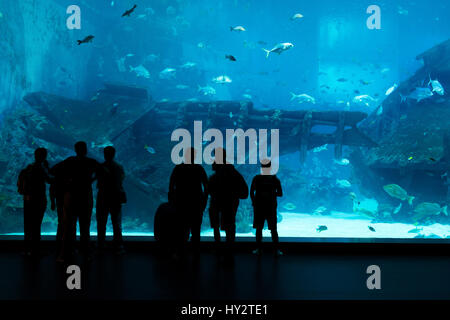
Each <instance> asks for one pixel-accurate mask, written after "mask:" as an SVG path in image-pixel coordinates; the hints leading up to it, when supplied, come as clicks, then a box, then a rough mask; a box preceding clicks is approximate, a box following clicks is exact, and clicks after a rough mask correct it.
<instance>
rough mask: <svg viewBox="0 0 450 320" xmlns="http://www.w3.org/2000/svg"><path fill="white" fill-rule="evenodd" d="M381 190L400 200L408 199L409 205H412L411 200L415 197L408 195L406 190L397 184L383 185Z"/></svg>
mask: <svg viewBox="0 0 450 320" xmlns="http://www.w3.org/2000/svg"><path fill="white" fill-rule="evenodd" d="M383 190H384V191H386V193H387V194H388V195H390V196H391V197H393V198H396V199H400V200H402V201H405V200H406V201H408V203H409V205H412V203H413V200H414V199H415V197H413V196H409V195H408V193H407V192H406V190H405V189H403V188H402V187H400V186H399V185H397V184H388V185H385V186H384V187H383Z"/></svg>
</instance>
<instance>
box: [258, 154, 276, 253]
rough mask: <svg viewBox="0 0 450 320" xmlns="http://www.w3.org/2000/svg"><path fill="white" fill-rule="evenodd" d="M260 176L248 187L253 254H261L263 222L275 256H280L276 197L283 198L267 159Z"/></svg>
mask: <svg viewBox="0 0 450 320" xmlns="http://www.w3.org/2000/svg"><path fill="white" fill-rule="evenodd" d="M261 168H262V174H258V175H256V176H255V177H254V178H253V181H252V184H251V187H250V198H251V200H252V205H253V213H254V215H253V228H255V229H256V244H257V248H256V250H254V251H253V253H255V254H258V255H259V254H261V244H262V231H263V228H264V222H265V221H266V220H267V225H268V227H269V230H270V231H271V234H272V242H273V244H274V247H275V254H276V255H282V252H281V251H280V250H279V249H278V231H277V197H282V196H283V190H282V189H281V183H280V180H279V179H278V178H277V176H276V175H272V172H271V170H272V163H271V161H270V160H268V159H264V160H262V161H261Z"/></svg>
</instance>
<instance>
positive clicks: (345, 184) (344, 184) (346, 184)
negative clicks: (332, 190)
mask: <svg viewBox="0 0 450 320" xmlns="http://www.w3.org/2000/svg"><path fill="white" fill-rule="evenodd" d="M336 185H337V186H338V187H339V188H350V187H351V186H352V184H351V183H350V182H349V181H348V180H339V179H336Z"/></svg>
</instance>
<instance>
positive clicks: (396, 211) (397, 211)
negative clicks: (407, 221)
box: [393, 203, 403, 214]
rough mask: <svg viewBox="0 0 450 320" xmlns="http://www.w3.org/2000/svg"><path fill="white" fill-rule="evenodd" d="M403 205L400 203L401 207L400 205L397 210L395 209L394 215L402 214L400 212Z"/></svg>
mask: <svg viewBox="0 0 450 320" xmlns="http://www.w3.org/2000/svg"><path fill="white" fill-rule="evenodd" d="M402 205H403V204H402V203H400V204H399V205H398V207H397V208H395V209H394V212H393V214H397V213H399V212H400V210H401V209H402Z"/></svg>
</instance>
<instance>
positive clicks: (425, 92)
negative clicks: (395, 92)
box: [400, 87, 433, 102]
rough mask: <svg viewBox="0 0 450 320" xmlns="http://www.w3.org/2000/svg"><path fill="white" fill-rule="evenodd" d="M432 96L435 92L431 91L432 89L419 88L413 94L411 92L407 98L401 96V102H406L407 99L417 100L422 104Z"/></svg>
mask: <svg viewBox="0 0 450 320" xmlns="http://www.w3.org/2000/svg"><path fill="white" fill-rule="evenodd" d="M432 96H433V92H432V91H431V90H430V88H419V87H417V88H416V89H415V90H414V91H413V92H411V93H410V94H409V95H407V96H404V95H402V94H400V97H401V102H405V101H406V100H407V99H413V100H416V102H420V101H422V100H424V99H427V98H430V97H432Z"/></svg>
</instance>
